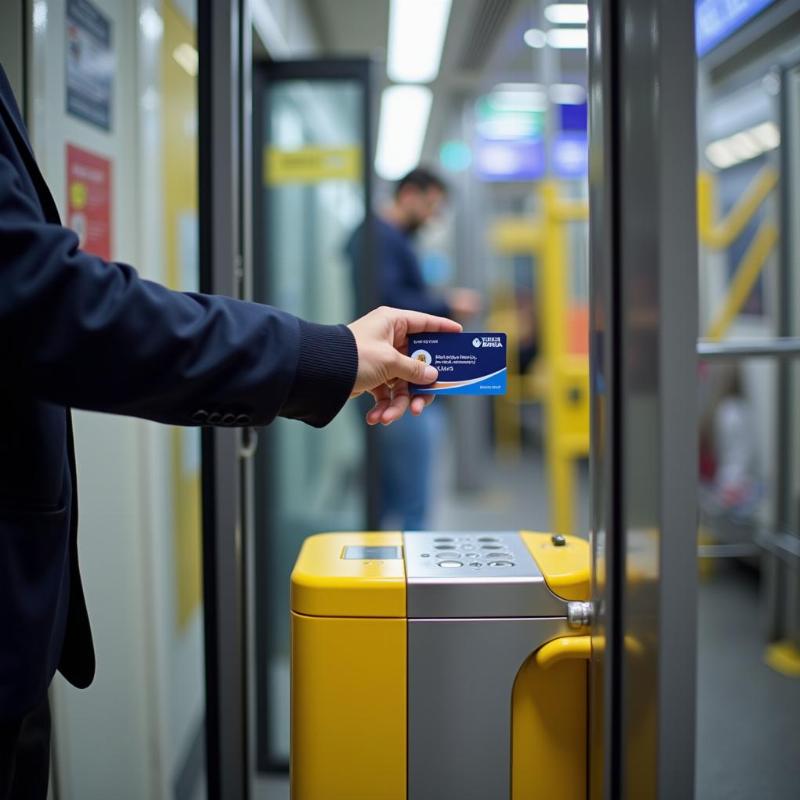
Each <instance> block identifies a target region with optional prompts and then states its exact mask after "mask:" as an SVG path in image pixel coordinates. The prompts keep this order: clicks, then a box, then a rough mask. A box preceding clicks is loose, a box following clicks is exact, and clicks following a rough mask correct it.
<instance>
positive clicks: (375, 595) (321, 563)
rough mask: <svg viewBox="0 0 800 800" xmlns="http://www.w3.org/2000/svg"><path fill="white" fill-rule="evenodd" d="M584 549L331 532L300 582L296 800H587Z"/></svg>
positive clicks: (318, 541) (512, 540)
mask: <svg viewBox="0 0 800 800" xmlns="http://www.w3.org/2000/svg"><path fill="white" fill-rule="evenodd" d="M589 575H590V568H589V548H588V544H587V543H586V542H585V541H584V540H582V539H578V538H575V537H571V536H551V535H550V534H542V533H530V532H524V531H523V532H521V533H494V532H493V533H485V534H483V533H421V532H420V533H332V534H320V535H318V536H312V537H311V538H309V539H308V540H306V542H305V543H304V545H303V548H302V550H301V552H300V556H299V558H298V561H297V564H296V566H295V569H294V572H293V573H292V604H291V605H292V747H291V759H292V760H291V784H292V795H291V796H292V798H293V800H501V798H512V800H538V799H539V798H542V800H544V799H545V798H546V799H547V800H555V799H556V798H558V800H579V798H580V799H583V798H585V797H586V782H587V751H586V741H587V731H586V724H587V723H586V708H587V664H588V658H589V655H590V638H589V636H588V634H587V631H586V629H585V627H584V626H585V625H586V624H587V623H588V615H589V603H588V600H589V592H590V587H589Z"/></svg>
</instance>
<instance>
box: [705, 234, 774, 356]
mask: <svg viewBox="0 0 800 800" xmlns="http://www.w3.org/2000/svg"><path fill="white" fill-rule="evenodd" d="M777 241H778V229H777V228H776V227H775V226H774V225H773V224H772V223H771V222H765V223H764V224H763V225H762V226H761V227H760V228H759V230H758V233H757V234H756V235H755V237H754V238H753V241H752V242H751V243H750V246H749V247H748V248H747V252H746V253H745V254H744V256H743V258H742V261H741V263H740V264H739V267H738V269H737V270H736V274H735V275H734V276H733V280H732V281H731V283H730V286H729V287H728V293H727V295H726V296H725V301H724V303H723V304H722V308H721V309H720V310H719V311H718V312H717V315H716V316H715V317H714V320H713V322H712V323H711V325H709V327H708V333H707V334H706V336H707V338H709V339H710V340H711V341H713V342H718V341H719V340H720V339H722V338H723V337H724V336H725V334H726V333H727V332H728V329H729V328H730V326H731V325H732V324H733V321H734V320H735V319H736V317H737V316H739V313H740V312H741V310H742V307H743V306H744V304H745V302H747V298H748V297H749V296H750V292H751V291H752V290H753V286H755V283H756V281H757V280H758V276H759V275H760V274H761V271H762V270H763V269H764V265H765V264H766V263H767V259H768V258H769V254H770V253H771V252H772V248H773V247H775V243H776V242H777Z"/></svg>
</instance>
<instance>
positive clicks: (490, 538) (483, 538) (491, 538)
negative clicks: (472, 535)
mask: <svg viewBox="0 0 800 800" xmlns="http://www.w3.org/2000/svg"><path fill="white" fill-rule="evenodd" d="M478 541H479V542H499V541H500V540H499V539H498V538H497V537H495V536H479V537H478Z"/></svg>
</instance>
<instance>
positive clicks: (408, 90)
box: [375, 86, 433, 180]
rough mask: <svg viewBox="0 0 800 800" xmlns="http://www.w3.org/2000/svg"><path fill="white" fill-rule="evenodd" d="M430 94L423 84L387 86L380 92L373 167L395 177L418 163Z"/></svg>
mask: <svg viewBox="0 0 800 800" xmlns="http://www.w3.org/2000/svg"><path fill="white" fill-rule="evenodd" d="M432 100H433V94H432V93H431V90H430V89H428V88H427V87H425V86H389V87H388V88H387V89H384V90H383V94H382V95H381V113H380V121H379V123H378V148H377V153H376V155H375V170H376V172H377V173H378V175H380V176H381V177H382V178H386V179H387V180H397V179H398V178H402V177H403V175H405V174H406V173H407V172H409V171H410V170H412V169H413V168H414V167H416V166H417V163H418V162H419V157H420V154H421V153H422V145H423V143H424V142H425V131H426V129H427V127H428V117H429V116H430V113H431V102H432Z"/></svg>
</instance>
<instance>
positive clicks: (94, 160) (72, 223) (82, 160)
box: [67, 144, 111, 261]
mask: <svg viewBox="0 0 800 800" xmlns="http://www.w3.org/2000/svg"><path fill="white" fill-rule="evenodd" d="M67 227H69V228H72V230H73V231H75V233H77V234H78V239H79V240H80V246H81V249H82V250H85V251H86V252H87V253H92V254H93V255H96V256H100V257H101V258H104V259H105V260H106V261H110V260H111V162H110V161H109V160H108V159H107V158H103V157H102V156H98V155H96V154H94V153H90V152H88V151H87V150H81V149H80V148H79V147H75V146H74V145H71V144H68V145H67Z"/></svg>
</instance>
